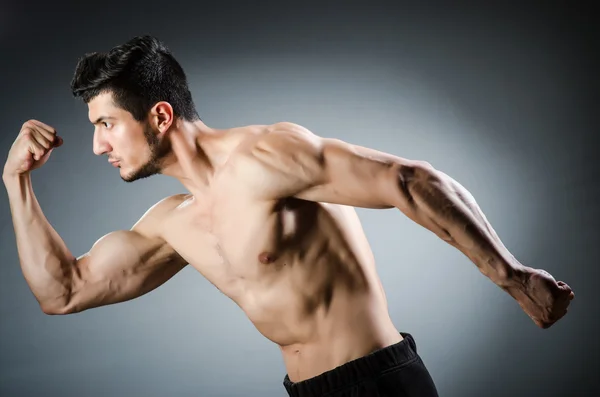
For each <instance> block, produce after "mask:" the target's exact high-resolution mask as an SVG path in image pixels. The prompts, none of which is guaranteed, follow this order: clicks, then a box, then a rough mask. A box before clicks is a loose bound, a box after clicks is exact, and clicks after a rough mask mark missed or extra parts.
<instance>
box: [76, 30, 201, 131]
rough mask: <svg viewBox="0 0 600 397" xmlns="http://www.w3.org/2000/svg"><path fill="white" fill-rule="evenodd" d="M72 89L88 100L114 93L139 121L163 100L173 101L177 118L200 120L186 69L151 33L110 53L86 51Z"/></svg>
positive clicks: (118, 101) (115, 48)
mask: <svg viewBox="0 0 600 397" xmlns="http://www.w3.org/2000/svg"><path fill="white" fill-rule="evenodd" d="M71 90H72V92H73V96H75V97H81V98H82V99H83V101H84V102H85V103H88V102H89V101H91V100H92V99H93V98H94V97H96V96H97V95H99V94H101V93H105V92H111V93H112V94H113V98H114V101H115V103H116V105H117V106H119V107H121V108H123V109H125V110H126V111H128V112H129V113H131V114H132V116H133V117H134V118H135V119H136V120H137V121H145V120H146V117H147V115H148V111H149V110H150V108H152V106H154V105H155V104H156V103H157V102H160V101H166V102H169V103H170V104H171V106H172V107H173V112H174V114H175V116H177V117H180V118H182V119H184V120H186V121H196V120H199V119H200V117H199V116H198V113H197V112H196V109H195V106H194V101H193V100H192V94H191V93H190V90H189V88H188V84H187V77H186V75H185V72H184V71H183V68H182V67H181V65H180V64H179V62H177V60H176V59H175V57H174V56H173V55H172V53H171V51H170V50H169V49H168V48H167V47H166V46H165V45H164V43H162V42H161V41H160V40H159V39H157V38H156V37H153V36H150V35H145V36H136V37H134V38H132V39H130V40H129V41H127V42H126V43H124V44H121V45H118V46H116V47H114V48H112V49H111V50H110V51H108V52H106V53H100V52H92V53H88V54H85V55H84V56H83V57H82V58H81V59H79V61H78V63H77V66H76V68H75V74H74V76H73V80H72V81H71Z"/></svg>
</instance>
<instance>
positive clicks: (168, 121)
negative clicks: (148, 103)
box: [150, 101, 175, 134]
mask: <svg viewBox="0 0 600 397" xmlns="http://www.w3.org/2000/svg"><path fill="white" fill-rule="evenodd" d="M174 122H175V115H174V113H173V107H172V106H171V104H170V103H169V102H165V101H161V102H157V103H156V104H155V105H154V106H153V107H152V109H151V110H150V123H151V124H152V126H154V127H155V128H156V129H157V130H158V131H160V134H164V133H165V132H166V131H167V130H168V129H169V128H170V127H171V125H172V124H173V123H174Z"/></svg>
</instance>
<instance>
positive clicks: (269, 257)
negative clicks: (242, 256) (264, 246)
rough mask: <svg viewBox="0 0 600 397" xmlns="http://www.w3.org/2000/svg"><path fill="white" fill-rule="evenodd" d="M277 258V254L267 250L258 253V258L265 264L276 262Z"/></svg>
mask: <svg viewBox="0 0 600 397" xmlns="http://www.w3.org/2000/svg"><path fill="white" fill-rule="evenodd" d="M275 259H276V258H275V254H273V253H272V252H267V251H265V252H261V253H260V255H258V260H259V261H260V263H263V264H265V265H268V264H269V263H273V262H275Z"/></svg>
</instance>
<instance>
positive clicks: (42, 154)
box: [3, 120, 63, 177]
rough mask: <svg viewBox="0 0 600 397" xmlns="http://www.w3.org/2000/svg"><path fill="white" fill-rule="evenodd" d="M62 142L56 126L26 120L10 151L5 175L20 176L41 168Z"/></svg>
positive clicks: (5, 166) (5, 165)
mask: <svg viewBox="0 0 600 397" xmlns="http://www.w3.org/2000/svg"><path fill="white" fill-rule="evenodd" d="M62 143H63V140H62V138H61V137H59V136H58V135H57V134H56V130H55V129H54V128H52V127H50V126H49V125H47V124H44V123H42V122H41V121H37V120H29V121H26V122H25V124H23V127H22V128H21V131H20V132H19V135H18V136H17V139H15V142H14V143H13V145H12V147H11V148H10V151H9V152H8V158H7V159H6V164H4V172H3V176H4V177H10V176H18V175H20V174H26V173H29V172H31V171H33V170H35V169H37V168H40V167H41V166H42V165H44V164H45V163H46V161H48V158H49V157H50V154H51V153H52V150H54V148H56V147H59V146H61V145H62Z"/></svg>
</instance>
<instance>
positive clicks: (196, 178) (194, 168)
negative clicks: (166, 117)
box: [162, 121, 228, 195]
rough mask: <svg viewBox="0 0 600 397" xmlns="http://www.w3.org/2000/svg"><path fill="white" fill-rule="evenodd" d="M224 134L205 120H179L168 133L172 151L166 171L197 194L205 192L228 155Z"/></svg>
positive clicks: (164, 168) (166, 162)
mask: <svg viewBox="0 0 600 397" xmlns="http://www.w3.org/2000/svg"><path fill="white" fill-rule="evenodd" d="M224 133H225V131H222V130H216V129H213V128H210V127H208V126H206V124H204V123H203V122H202V121H195V122H189V121H179V122H178V123H177V125H176V126H174V127H173V129H172V130H171V131H169V134H168V136H167V139H170V141H171V145H172V153H171V155H170V157H169V158H167V159H165V166H164V167H163V170H162V174H163V175H167V176H171V177H174V178H176V179H177V180H179V182H181V184H183V185H184V186H185V188H186V189H187V190H188V191H190V193H192V194H193V195H198V194H205V193H206V192H207V191H208V190H209V189H210V185H211V182H212V179H213V175H214V173H215V171H216V169H217V168H218V167H219V166H220V165H221V164H222V163H223V159H224V158H226V157H227V155H228V153H227V152H226V150H225V149H224V148H223V147H222V146H221V145H219V140H220V137H221V136H223V135H224Z"/></svg>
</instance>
